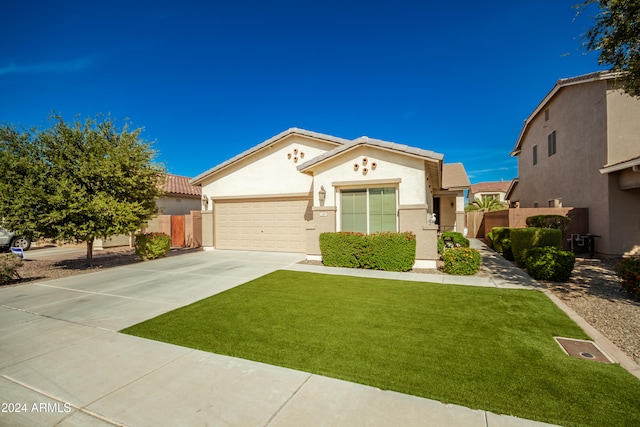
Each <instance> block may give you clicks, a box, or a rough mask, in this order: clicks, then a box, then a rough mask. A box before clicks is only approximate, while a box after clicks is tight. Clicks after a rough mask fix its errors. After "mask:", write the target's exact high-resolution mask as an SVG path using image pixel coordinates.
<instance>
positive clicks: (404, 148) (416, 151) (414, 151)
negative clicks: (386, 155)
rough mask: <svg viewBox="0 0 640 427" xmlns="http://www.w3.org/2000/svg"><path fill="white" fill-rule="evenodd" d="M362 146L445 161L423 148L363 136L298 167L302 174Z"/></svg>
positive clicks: (442, 156)
mask: <svg viewBox="0 0 640 427" xmlns="http://www.w3.org/2000/svg"><path fill="white" fill-rule="evenodd" d="M362 146H370V147H376V148H381V149H383V150H389V151H394V152H396V153H400V154H406V155H410V156H413V157H419V158H423V159H425V160H432V161H436V162H440V161H442V160H443V159H444V155H443V154H440V153H435V152H433V151H431V150H423V149H421V148H416V147H410V146H408V145H403V144H396V143H395V142H388V141H383V140H380V139H373V138H369V137H367V136H361V137H360V138H358V139H355V140H353V141H350V142H348V143H347V144H344V145H342V146H339V147H336V148H334V149H333V150H330V151H327V152H326V153H324V154H322V155H320V156H317V157H314V158H313V159H311V160H308V161H306V162H305V163H303V164H301V165H300V166H298V170H299V171H300V172H307V171H310V170H311V169H312V168H313V167H314V166H316V165H318V164H320V163H322V162H325V161H327V160H329V159H332V158H334V157H336V156H339V155H341V154H343V153H346V152H348V151H351V150H353V149H355V148H357V147H362Z"/></svg>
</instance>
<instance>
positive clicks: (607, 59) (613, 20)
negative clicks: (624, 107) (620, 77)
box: [580, 0, 640, 96]
mask: <svg viewBox="0 0 640 427" xmlns="http://www.w3.org/2000/svg"><path fill="white" fill-rule="evenodd" d="M594 3H596V4H597V5H598V7H599V12H598V14H597V15H596V16H595V26H594V27H593V28H591V29H590V30H589V31H588V32H587V33H586V34H585V35H584V39H585V48H586V49H587V51H590V52H593V51H600V57H599V58H598V63H599V64H601V65H602V64H606V65H611V66H612V69H613V71H619V72H623V73H624V81H625V86H624V87H625V90H626V91H627V92H628V93H630V94H632V95H635V96H640V1H638V0H586V1H585V2H584V3H583V4H582V5H581V6H580V7H581V12H583V11H584V10H585V8H586V7H587V6H588V5H591V4H594Z"/></svg>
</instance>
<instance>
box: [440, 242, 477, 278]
mask: <svg viewBox="0 0 640 427" xmlns="http://www.w3.org/2000/svg"><path fill="white" fill-rule="evenodd" d="M442 259H443V260H444V272H445V273H448V274H455V275H456V276H471V275H473V274H476V273H477V272H478V270H480V264H481V263H482V257H481V256H480V252H478V251H477V250H475V249H471V248H451V249H446V250H445V251H444V253H443V254H442Z"/></svg>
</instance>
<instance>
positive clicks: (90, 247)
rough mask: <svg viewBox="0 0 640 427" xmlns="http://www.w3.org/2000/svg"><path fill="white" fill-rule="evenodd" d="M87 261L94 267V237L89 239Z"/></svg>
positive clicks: (90, 266)
mask: <svg viewBox="0 0 640 427" xmlns="http://www.w3.org/2000/svg"><path fill="white" fill-rule="evenodd" d="M87 263H88V264H89V268H92V267H93V237H92V238H91V239H89V240H87Z"/></svg>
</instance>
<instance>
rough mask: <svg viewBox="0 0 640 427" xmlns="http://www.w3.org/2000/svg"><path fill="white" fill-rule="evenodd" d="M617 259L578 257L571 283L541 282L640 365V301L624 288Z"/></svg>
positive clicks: (570, 279)
mask: <svg viewBox="0 0 640 427" xmlns="http://www.w3.org/2000/svg"><path fill="white" fill-rule="evenodd" d="M617 261H618V260H617V259H601V258H576V265H575V267H574V269H573V273H572V274H571V277H570V278H569V281H568V282H566V283H555V282H545V281H540V283H541V284H542V285H544V286H545V287H546V288H547V289H549V290H550V291H551V292H552V293H553V294H555V295H556V296H557V297H558V298H560V299H561V300H562V301H563V302H564V303H565V304H567V305H568V306H569V307H571V308H572V309H573V311H575V312H576V313H578V314H579V315H580V317H582V318H583V319H584V320H586V321H587V323H589V324H590V325H591V326H593V327H594V328H596V329H597V330H598V331H600V332H601V333H602V334H603V335H604V336H606V337H607V338H608V339H609V340H610V341H611V342H613V343H614V344H615V345H616V346H617V347H618V348H619V349H620V350H622V351H624V352H625V353H626V354H627V355H628V356H629V357H631V358H632V359H633V360H634V361H635V362H636V363H637V364H639V365H640V302H638V301H635V300H633V299H632V298H631V297H630V296H629V294H627V293H626V292H624V291H623V290H622V288H621V287H620V282H619V280H618V278H617V277H616V274H615V266H616V262H617Z"/></svg>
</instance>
